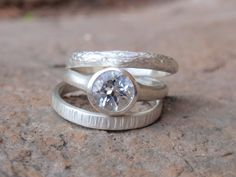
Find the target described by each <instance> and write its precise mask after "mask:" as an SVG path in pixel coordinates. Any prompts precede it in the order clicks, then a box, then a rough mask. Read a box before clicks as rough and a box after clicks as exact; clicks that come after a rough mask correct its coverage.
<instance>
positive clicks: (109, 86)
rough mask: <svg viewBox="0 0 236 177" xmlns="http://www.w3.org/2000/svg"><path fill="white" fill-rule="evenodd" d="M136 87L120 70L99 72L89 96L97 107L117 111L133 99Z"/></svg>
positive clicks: (125, 106)
mask: <svg viewBox="0 0 236 177" xmlns="http://www.w3.org/2000/svg"><path fill="white" fill-rule="evenodd" d="M135 94H136V89H135V86H134V84H133V82H132V81H131V80H130V78H129V77H128V76H127V75H125V74H124V72H122V71H120V70H108V71H105V72H103V73H101V74H100V75H99V76H98V77H97V78H96V79H95V81H94V82H93V85H92V89H91V97H90V99H91V98H92V99H93V101H92V102H93V103H95V104H96V107H99V109H102V110H105V111H108V112H119V111H122V110H124V109H125V108H127V107H128V106H129V105H130V103H131V102H132V101H133V99H134V97H135Z"/></svg>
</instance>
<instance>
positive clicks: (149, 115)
mask: <svg viewBox="0 0 236 177" xmlns="http://www.w3.org/2000/svg"><path fill="white" fill-rule="evenodd" d="M75 90H78V89H77V88H75V87H72V86H70V85H68V84H66V83H60V84H58V85H57V86H56V88H55V89H54V91H53V95H52V106H53V108H54V110H55V111H56V112H57V113H58V114H59V115H60V116H62V118H64V119H66V120H68V121H70V122H73V123H75V124H78V125H81V126H84V127H88V128H95V129H103V130H128V129H134V128H141V127H145V126H147V125H149V124H151V123H153V122H154V121H156V120H157V119H158V118H159V116H160V114H161V110H162V101H161V100H157V101H149V102H148V103H149V104H151V105H152V107H151V108H149V109H147V110H144V111H139V112H136V113H130V112H129V113H126V115H123V116H113V117H110V116H107V115H104V114H101V113H97V112H90V111H87V110H84V109H81V108H78V107H76V106H74V105H71V104H69V103H67V102H66V101H65V100H64V99H63V98H62V96H63V95H64V94H67V93H70V92H73V91H75Z"/></svg>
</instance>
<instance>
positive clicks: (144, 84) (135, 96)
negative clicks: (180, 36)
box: [64, 51, 178, 116]
mask: <svg viewBox="0 0 236 177" xmlns="http://www.w3.org/2000/svg"><path fill="white" fill-rule="evenodd" d="M110 67H112V68H110ZM67 68H68V69H69V70H68V71H67V72H66V74H65V76H64V81H65V82H67V83H69V84H71V85H73V86H75V87H78V88H80V89H82V90H84V91H86V92H87V96H88V99H89V101H90V103H91V105H92V106H93V107H94V108H95V109H96V110H97V111H99V112H102V113H104V114H107V115H111V116H117V115H122V114H124V113H126V112H127V111H128V110H130V109H131V108H132V107H133V106H134V104H135V103H136V101H138V100H157V99H161V98H163V97H165V96H166V95H167V92H168V89H167V86H166V85H165V84H164V83H163V82H161V81H159V80H158V78H159V77H161V76H165V75H170V74H174V73H175V72H177V70H178V65H177V63H176V62H175V61H174V59H172V58H170V57H167V56H164V55H158V54H151V53H147V52H128V51H104V52H78V53H74V54H73V55H72V57H71V58H70V60H69V62H68V64H67ZM104 68H105V69H104ZM73 70H74V71H73ZM92 74H93V75H92Z"/></svg>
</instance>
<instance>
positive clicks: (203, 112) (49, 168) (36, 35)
mask: <svg viewBox="0 0 236 177" xmlns="http://www.w3.org/2000/svg"><path fill="white" fill-rule="evenodd" d="M235 7H236V3H235V1H233V0H228V1H223V0H215V1H203V0H200V1H187V0H183V1H175V2H171V3H166V4H163V5H162V6H159V5H155V4H153V5H152V6H148V7H144V8H137V9H136V8H134V9H132V10H130V11H116V12H100V13H96V14H94V15H83V14H77V15H75V16H70V15H65V16H61V17H49V18H37V17H35V18H31V19H11V20H7V19H5V20H1V21H0V54H1V57H0V66H1V69H0V85H1V91H0V110H1V111H0V176H1V177H10V176H14V177H42V176H46V177H54V176H56V177H67V176H70V177H72V176H74V177H77V176H81V177H84V176H89V177H92V176H103V177H105V176H107V177H113V176H124V177H125V176H127V177H130V176H149V177H152V176H153V177H154V176H155V177H157V176H160V177H163V176H165V177H174V176H176V177H177V176H178V177H206V176H207V177H234V176H236V148H235V147H236V109H235V107H236V92H235V88H236V82H235V76H236V70H235V68H236V60H235V57H236V50H235V49H236V35H235V31H236V10H235ZM112 49H120V50H122V49H125V50H138V51H139V50H141V51H143V50H144V51H153V52H159V53H163V54H166V55H169V56H172V57H174V58H176V60H177V61H178V63H179V65H180V70H179V73H178V74H177V75H174V76H171V77H168V78H166V79H165V80H166V82H167V83H168V85H169V87H170V93H169V96H168V97H167V99H166V100H165V107H164V110H163V114H162V117H161V119H160V120H159V121H158V122H156V123H154V124H152V125H151V126H149V127H146V128H143V129H137V130H131V131H124V132H112V131H99V130H91V129H86V128H83V127H80V126H77V125H74V124H71V123H69V122H67V121H65V120H63V119H61V118H60V117H59V116H58V115H57V114H56V113H55V112H54V111H53V110H52V108H51V106H50V99H51V91H52V89H53V88H54V86H55V85H56V84H57V83H59V82H60V81H61V80H62V74H63V71H64V70H63V65H64V63H65V61H66V60H67V58H68V56H69V55H70V53H71V52H73V51H75V50H112Z"/></svg>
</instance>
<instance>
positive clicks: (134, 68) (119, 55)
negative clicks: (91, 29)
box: [67, 51, 178, 78]
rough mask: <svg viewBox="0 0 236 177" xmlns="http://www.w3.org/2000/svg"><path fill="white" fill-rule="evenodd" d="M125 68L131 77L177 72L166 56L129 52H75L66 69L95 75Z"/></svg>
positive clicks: (175, 65) (176, 66) (175, 64)
mask: <svg viewBox="0 0 236 177" xmlns="http://www.w3.org/2000/svg"><path fill="white" fill-rule="evenodd" d="M107 67H118V68H127V69H126V70H127V71H128V72H130V73H132V75H134V76H136V77H138V76H142V77H143V76H144V77H152V78H159V77H162V76H166V75H170V74H174V73H176V72H177V71H178V64H177V63H176V61H175V60H174V59H173V58H171V57H168V56H165V55H160V54H155V53H149V52H130V51H94V52H92V51H83V52H75V53H73V55H72V56H71V58H70V59H69V61H68V63H67V68H69V69H74V70H77V71H79V72H80V73H84V74H85V73H87V74H91V73H95V72H97V71H99V70H101V69H102V68H107Z"/></svg>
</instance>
